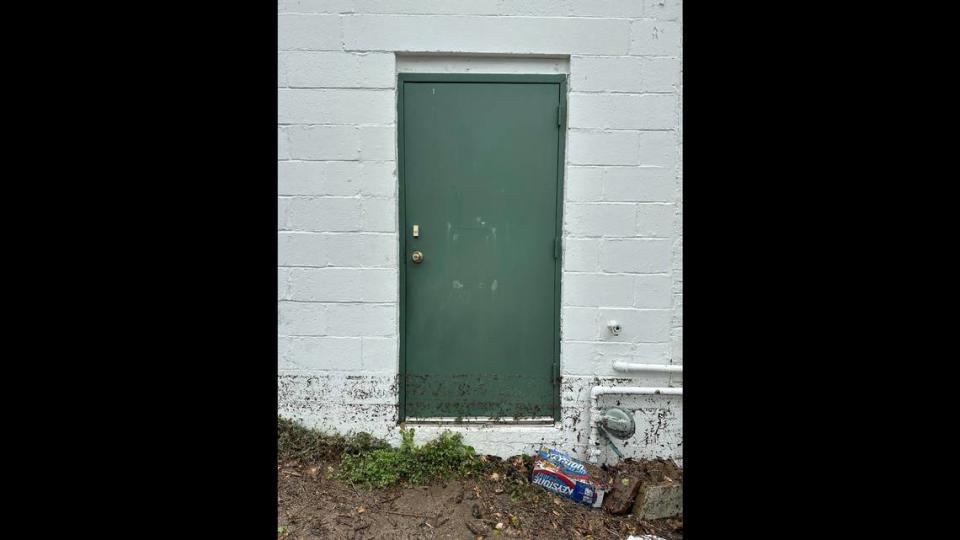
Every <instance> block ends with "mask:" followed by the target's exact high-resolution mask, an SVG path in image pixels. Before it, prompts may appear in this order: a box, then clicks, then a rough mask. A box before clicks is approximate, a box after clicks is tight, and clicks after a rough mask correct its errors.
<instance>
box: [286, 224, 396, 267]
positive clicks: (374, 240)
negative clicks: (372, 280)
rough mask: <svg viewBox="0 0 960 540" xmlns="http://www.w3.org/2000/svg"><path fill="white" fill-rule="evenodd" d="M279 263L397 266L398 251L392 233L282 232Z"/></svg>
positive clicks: (296, 264)
mask: <svg viewBox="0 0 960 540" xmlns="http://www.w3.org/2000/svg"><path fill="white" fill-rule="evenodd" d="M277 244H278V245H277V248H278V249H277V264H281V265H286V266H315V267H324V266H338V267H381V268H395V267H396V266H397V252H398V250H399V247H398V243H397V237H396V236H395V235H392V234H366V233H344V234H318V233H305V232H287V233H279V235H278V238H277Z"/></svg>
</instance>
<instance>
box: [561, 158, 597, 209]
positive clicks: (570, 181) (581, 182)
mask: <svg viewBox="0 0 960 540" xmlns="http://www.w3.org/2000/svg"><path fill="white" fill-rule="evenodd" d="M602 173H603V170H602V169H600V168H597V167H575V166H572V167H567V174H566V178H565V182H564V183H565V184H566V185H565V188H566V193H567V198H566V200H568V201H586V202H595V201H599V200H600V199H601V191H602V190H603V180H602V179H601V175H602Z"/></svg>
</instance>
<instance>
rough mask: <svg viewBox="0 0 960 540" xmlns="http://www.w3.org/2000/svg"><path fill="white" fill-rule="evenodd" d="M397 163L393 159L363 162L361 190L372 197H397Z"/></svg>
mask: <svg viewBox="0 0 960 540" xmlns="http://www.w3.org/2000/svg"><path fill="white" fill-rule="evenodd" d="M396 171H397V165H396V163H394V162H392V161H380V162H376V161H374V162H363V164H362V166H361V169H360V192H361V193H362V194H363V195H366V196H371V197H396V195H397V174H396Z"/></svg>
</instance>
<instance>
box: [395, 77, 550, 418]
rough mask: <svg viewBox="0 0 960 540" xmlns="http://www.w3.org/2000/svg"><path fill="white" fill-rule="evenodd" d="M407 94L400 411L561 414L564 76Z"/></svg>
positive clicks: (414, 82) (427, 83)
mask: <svg viewBox="0 0 960 540" xmlns="http://www.w3.org/2000/svg"><path fill="white" fill-rule="evenodd" d="M398 92H399V100H398V103H399V116H398V118H399V139H400V167H399V170H400V187H401V195H400V215H401V233H400V234H401V241H400V245H401V254H400V255H401V262H400V268H401V270H400V280H401V308H400V309H401V371H402V379H401V380H402V387H401V401H400V406H401V417H402V418H457V417H461V418H471V417H497V418H507V417H513V418H530V417H539V418H543V417H552V418H555V419H558V418H559V410H558V406H559V388H558V354H559V292H560V266H559V265H560V261H559V256H560V253H559V251H560V250H559V241H558V238H559V227H560V210H559V209H560V194H561V193H562V191H561V188H560V186H561V174H560V172H561V170H562V167H561V164H562V160H563V131H564V130H563V126H562V125H561V124H562V123H563V116H564V115H563V104H564V95H565V79H564V77H563V76H559V75H529V76H516V75H514V76H510V75H449V74H448V75H425V74H402V75H400V77H399V88H398ZM419 254H422V259H421V260H420V261H421V262H419V263H418V262H416V260H415V259H416V258H417V257H418V256H419Z"/></svg>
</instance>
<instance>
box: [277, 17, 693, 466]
mask: <svg viewBox="0 0 960 540" xmlns="http://www.w3.org/2000/svg"><path fill="white" fill-rule="evenodd" d="M680 4H681V3H680V1H679V0H636V1H629V0H555V1H546V0H540V1H538V0H463V1H440V0H396V1H387V0H354V1H349V0H299V1H297V0H280V1H279V3H278V5H279V14H278V30H279V39H278V63H279V69H278V73H277V85H278V101H279V104H278V106H279V112H278V131H277V146H278V173H279V197H278V200H277V203H278V216H279V218H278V223H277V228H278V237H279V238H278V240H279V251H278V281H277V284H278V291H277V298H278V348H279V357H278V369H279V380H278V398H279V402H280V414H283V415H285V416H289V417H295V418H299V419H302V420H303V421H305V422H306V423H307V424H310V425H313V426H318V427H322V428H325V429H331V430H338V431H348V430H351V429H352V430H363V431H369V432H371V433H374V434H375V435H378V436H381V437H386V438H388V439H390V440H394V441H396V440H398V432H397V388H398V382H397V375H398V363H399V362H398V309H399V306H398V297H399V292H398V255H397V252H398V249H399V248H398V242H399V239H398V226H397V172H396V161H397V148H396V95H395V91H396V89H395V87H396V74H397V59H396V55H397V54H398V53H399V54H404V53H433V54H437V55H443V54H458V55H477V56H482V55H517V56H524V55H525V56H549V57H556V58H562V59H564V61H568V62H569V64H568V65H569V81H570V83H569V95H568V100H569V101H568V103H569V108H568V111H569V112H568V115H569V116H568V126H569V127H568V131H567V152H566V167H565V179H564V182H565V195H564V201H565V203H564V208H563V213H564V220H563V221H564V225H563V227H564V232H563V236H564V242H563V278H562V279H563V280H562V285H561V286H562V313H561V316H562V323H561V332H562V344H561V373H562V377H563V384H562V387H561V405H562V421H561V422H560V423H559V424H558V425H555V426H539V427H524V426H508V427H505V426H492V427H485V428H479V427H460V428H456V429H458V430H459V431H462V432H463V433H464V434H465V437H466V438H467V440H468V441H469V442H471V443H472V444H473V445H474V446H476V447H477V449H478V450H480V451H484V452H489V453H497V454H501V455H510V454H514V453H518V452H526V451H529V450H530V449H531V448H533V447H535V446H538V445H539V444H541V443H545V444H551V445H556V446H558V447H560V448H564V449H566V450H568V451H573V452H576V453H578V454H580V455H581V456H584V455H585V450H586V444H587V437H588V435H589V431H588V426H587V421H588V414H589V392H590V388H591V387H592V386H593V385H596V384H605V385H621V386H625V385H631V386H637V385H639V386H667V385H673V386H679V385H680V384H681V380H680V378H679V377H677V376H667V375H651V374H640V375H637V376H633V375H624V374H619V373H616V372H614V371H613V370H612V367H611V365H612V363H613V361H614V360H626V361H632V362H643V363H664V364H666V363H674V364H682V362H683V352H682V347H681V336H682V330H683V318H682V299H683V293H682V271H683V264H682V256H681V246H682V238H683V237H682V228H681V214H682V197H681V185H682V182H681V178H682V174H681V170H682V169H681V155H682V143H681V140H682V138H681V96H682V92H681V9H680ZM439 61H440V62H441V63H442V61H443V60H442V59H440V60H439ZM610 319H616V320H618V321H620V322H621V323H622V324H623V332H622V334H621V335H619V336H612V335H611V334H610V333H609V332H608V331H607V328H606V322H607V321H608V320H610ZM681 400H682V398H679V397H664V396H651V397H622V398H618V397H617V396H610V397H607V398H604V401H603V403H602V404H603V405H616V404H619V405H621V406H624V407H626V408H629V409H631V410H634V411H635V414H636V419H637V421H638V432H637V435H636V436H635V437H634V438H633V439H631V440H629V441H626V442H625V443H624V442H623V441H621V442H619V445H620V446H621V447H622V448H623V450H624V452H625V453H626V454H627V455H632V456H637V457H652V456H663V457H673V458H677V459H682V450H681V448H682V446H681V445H682V440H683V436H682V415H681ZM436 431H437V428H430V427H425V426H424V427H420V428H419V429H418V436H417V438H418V439H420V438H428V437H431V436H433V435H434V434H435V433H436Z"/></svg>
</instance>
